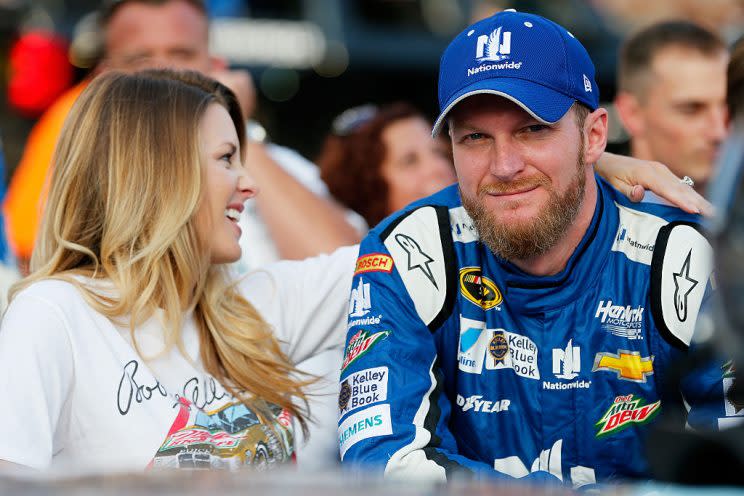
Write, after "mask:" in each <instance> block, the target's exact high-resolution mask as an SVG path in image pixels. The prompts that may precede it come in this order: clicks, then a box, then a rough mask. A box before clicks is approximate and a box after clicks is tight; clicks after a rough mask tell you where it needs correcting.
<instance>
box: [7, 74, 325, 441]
mask: <svg viewBox="0 0 744 496" xmlns="http://www.w3.org/2000/svg"><path fill="white" fill-rule="evenodd" d="M212 103H217V104H220V105H222V106H224V107H225V108H226V109H227V110H228V112H229V114H230V117H231V118H232V121H233V123H234V124H235V127H236V130H237V134H238V138H239V140H240V144H241V150H242V149H243V147H242V145H243V144H244V143H243V141H244V136H245V130H244V124H243V120H242V117H241V112H240V107H239V105H238V103H237V100H236V98H235V96H234V95H233V93H232V92H231V91H230V90H229V89H227V88H226V87H225V86H223V85H221V84H220V83H218V82H216V81H213V80H211V79H208V78H206V77H204V76H201V75H199V74H198V73H195V72H188V71H184V72H175V71H169V70H156V71H145V72H141V73H137V74H133V75H127V74H123V73H108V74H105V75H102V76H100V77H98V78H96V79H95V80H94V81H93V82H92V83H91V84H90V85H89V87H88V88H86V89H85V91H84V92H83V93H82V94H81V96H80V97H79V98H78V100H77V102H76V103H75V106H74V107H73V109H72V111H71V112H70V115H69V116H68V118H67V120H66V122H65V125H64V128H63V130H62V134H61V135H60V139H59V142H58V145H57V149H56V155H55V159H54V164H53V165H54V166H53V173H52V176H51V182H50V191H49V196H48V200H47V203H46V207H45V209H44V215H43V220H42V224H41V231H40V233H39V237H38V240H37V243H36V246H35V249H34V253H33V256H32V260H31V275H30V276H29V277H28V278H26V279H25V280H23V281H22V282H20V283H19V284H17V285H16V286H15V287H14V288H13V289H12V291H11V298H12V297H13V295H14V294H17V292H18V291H20V290H21V289H22V288H24V287H26V286H28V285H29V284H31V283H33V282H35V281H38V280H41V279H45V278H56V279H64V280H66V281H69V282H70V283H72V284H74V285H75V286H76V287H78V289H79V290H80V291H81V292H82V294H83V296H84V297H85V299H86V301H87V302H88V303H89V304H90V305H91V306H92V307H93V308H94V309H95V310H96V311H98V312H100V313H102V314H103V315H106V316H107V317H108V318H110V319H111V320H112V321H117V320H121V319H125V318H128V324H129V328H130V332H131V336H132V342H133V343H134V345H135V348H136V349H137V352H138V353H139V354H140V356H142V354H141V353H140V350H139V348H138V347H137V343H136V339H135V329H136V328H137V326H138V325H140V324H142V323H143V322H145V321H146V320H148V319H149V318H151V317H153V315H154V314H155V312H156V310H158V309H162V315H163V321H164V322H163V324H164V328H165V338H166V343H167V346H168V347H172V346H174V345H175V346H177V347H178V348H179V349H181V350H182V351H183V347H182V342H181V327H182V324H183V320H184V315H185V313H187V312H191V311H193V315H194V319H195V320H196V323H197V327H198V329H199V341H200V350H201V351H200V353H201V359H202V362H203V365H204V368H205V369H206V370H207V372H209V373H210V374H212V375H213V376H214V377H215V378H216V379H217V380H218V381H219V382H220V383H221V384H223V386H225V388H226V389H228V391H230V393H232V394H233V395H234V396H236V397H238V398H240V399H241V401H243V402H244V403H245V404H246V405H247V406H249V407H250V408H252V409H254V410H255V411H256V413H257V414H259V415H260V416H261V417H262V418H263V420H264V421H268V420H269V419H270V418H271V414H270V412H269V408H268V405H267V402H268V403H273V404H277V405H279V406H281V407H283V408H286V409H287V410H288V411H289V412H290V413H291V414H292V415H294V416H295V417H297V418H298V420H299V421H300V424H301V426H302V428H303V431H306V419H305V417H306V409H307V399H306V397H305V394H304V393H303V390H302V388H303V387H304V386H306V385H308V384H309V382H310V381H302V380H299V379H296V378H295V377H297V376H296V374H297V370H296V369H295V368H294V366H293V365H292V364H291V363H290V361H289V359H288V357H287V356H286V355H285V354H284V353H283V352H282V351H281V350H280V348H279V344H278V342H277V340H276V338H275V337H274V335H273V333H272V331H271V328H270V326H269V325H268V324H267V323H266V322H265V321H264V320H263V319H262V318H261V316H260V315H259V313H258V312H257V311H256V309H255V308H254V307H253V306H252V305H251V304H250V302H248V301H247V300H246V299H245V298H243V297H242V296H241V295H240V293H239V292H238V291H237V290H236V288H235V284H234V283H231V282H230V281H229V278H228V277H227V275H226V271H225V269H224V268H221V267H220V266H215V265H212V264H211V263H210V257H209V253H208V248H207V247H206V245H205V244H204V243H203V242H202V241H200V239H199V236H197V231H196V213H197V210H198V209H199V206H200V204H201V202H202V201H206V199H205V198H204V195H203V189H204V183H205V176H204V174H205V171H204V168H203V167H202V165H201V160H200V157H201V152H200V149H199V124H200V121H201V118H202V116H203V114H204V113H205V111H206V109H207V107H208V105H210V104H212ZM76 276H85V277H89V278H94V279H105V280H109V281H111V282H112V283H113V285H114V287H115V289H116V291H115V293H114V294H115V296H112V295H110V294H109V295H106V294H102V293H101V292H100V291H96V289H95V288H92V287H89V285H86V284H85V283H84V282H81V281H80V279H79V278H76ZM246 393H247V394H246ZM249 395H250V396H249ZM298 401H299V404H298V403H297V402H298Z"/></svg>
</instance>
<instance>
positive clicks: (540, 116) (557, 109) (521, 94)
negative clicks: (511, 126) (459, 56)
mask: <svg viewBox="0 0 744 496" xmlns="http://www.w3.org/2000/svg"><path fill="white" fill-rule="evenodd" d="M481 94H490V95H497V96H501V97H504V98H506V99H508V100H511V101H512V102H514V103H516V104H517V105H519V106H520V107H522V108H523V109H524V110H525V112H527V113H528V114H530V115H531V116H532V117H534V118H535V119H537V120H538V121H540V122H542V123H545V124H553V123H555V122H558V121H559V120H561V117H563V116H564V115H566V112H568V109H570V108H571V105H573V103H574V99H573V98H571V97H569V96H566V95H564V94H563V93H560V92H558V91H555V90H553V89H550V88H548V87H546V86H542V85H539V84H536V83H533V82H532V81H527V80H524V79H517V78H499V79H483V80H481V81H476V82H475V83H473V84H471V85H469V86H466V87H465V88H463V89H462V90H460V91H458V92H457V93H455V94H454V95H453V96H452V98H450V100H449V101H448V102H447V105H446V106H445V107H444V109H442V111H441V112H440V113H439V117H437V120H436V122H434V127H433V128H432V130H431V135H432V136H433V137H436V136H437V135H438V134H439V132H440V131H441V130H442V127H443V126H444V121H445V119H446V118H447V115H448V114H449V112H450V111H451V110H452V109H453V108H454V107H455V105H457V104H458V103H460V102H461V101H463V100H464V99H466V98H468V97H469V96H473V95H481Z"/></svg>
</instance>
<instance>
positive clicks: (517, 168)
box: [489, 138, 524, 181]
mask: <svg viewBox="0 0 744 496" xmlns="http://www.w3.org/2000/svg"><path fill="white" fill-rule="evenodd" d="M490 159H491V163H490V167H489V170H490V172H491V175H492V176H494V177H496V178H497V179H499V180H501V181H508V180H510V179H513V178H514V176H515V175H517V174H518V173H519V172H521V171H522V170H523V169H524V161H523V160H522V157H521V155H520V153H519V151H518V150H517V148H516V146H515V145H514V144H513V143H512V142H511V140H510V139H509V138H504V139H500V140H499V139H497V140H494V144H493V149H492V150H491V157H490Z"/></svg>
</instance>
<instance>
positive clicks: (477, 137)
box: [463, 133, 484, 141]
mask: <svg viewBox="0 0 744 496" xmlns="http://www.w3.org/2000/svg"><path fill="white" fill-rule="evenodd" d="M483 138H484V136H483V133H470V134H466V135H465V136H464V137H463V141H478V140H482V139H483Z"/></svg>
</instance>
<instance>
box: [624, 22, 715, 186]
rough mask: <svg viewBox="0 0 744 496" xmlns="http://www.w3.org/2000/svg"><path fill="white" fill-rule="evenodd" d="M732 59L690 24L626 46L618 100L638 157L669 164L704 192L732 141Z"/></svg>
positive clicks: (661, 26) (649, 32)
mask: <svg viewBox="0 0 744 496" xmlns="http://www.w3.org/2000/svg"><path fill="white" fill-rule="evenodd" d="M727 63H728V52H727V50H726V45H725V44H724V42H723V41H722V40H721V39H720V38H719V37H718V36H717V35H715V34H714V33H711V32H710V31H708V30H706V29H705V28H702V27H700V26H698V25H696V24H693V23H691V22H687V21H669V22H662V23H658V24H654V25H652V26H650V27H648V28H646V29H644V30H642V31H640V32H639V33H637V34H635V35H634V36H632V37H630V38H629V39H628V40H627V41H626V42H625V44H624V45H623V47H622V49H621V52H620V61H619V67H618V82H617V85H618V93H617V97H616V98H615V106H616V108H617V111H618V114H619V117H620V120H621V121H622V123H623V125H624V126H625V128H626V129H627V131H628V134H630V138H631V140H630V149H631V150H630V151H631V154H632V155H633V156H634V157H636V158H642V159H646V160H656V161H659V162H662V163H664V164H666V165H667V166H668V167H669V168H670V169H671V170H672V172H674V173H675V174H677V175H678V176H679V177H683V176H689V177H690V178H691V179H693V181H694V184H695V188H696V189H697V191H698V192H701V193H704V192H705V187H706V185H707V183H708V181H709V180H710V178H711V175H712V174H713V164H714V162H715V159H716V155H717V153H718V149H719V147H720V145H721V143H722V141H723V139H724V138H725V136H726V125H727V122H726V121H727V117H726V64H727Z"/></svg>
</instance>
